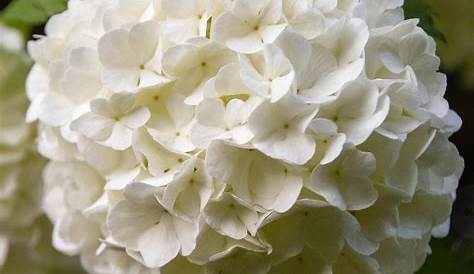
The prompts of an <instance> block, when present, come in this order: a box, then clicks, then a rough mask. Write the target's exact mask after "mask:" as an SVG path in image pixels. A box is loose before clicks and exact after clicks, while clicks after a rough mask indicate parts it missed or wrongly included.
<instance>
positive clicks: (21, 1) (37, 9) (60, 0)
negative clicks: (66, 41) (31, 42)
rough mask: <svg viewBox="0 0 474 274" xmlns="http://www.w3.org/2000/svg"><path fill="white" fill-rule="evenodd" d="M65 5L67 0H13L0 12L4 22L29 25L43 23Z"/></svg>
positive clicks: (64, 7) (63, 8)
mask: <svg viewBox="0 0 474 274" xmlns="http://www.w3.org/2000/svg"><path fill="white" fill-rule="evenodd" d="M66 7H67V0H14V1H12V2H11V3H10V5H8V6H7V7H6V8H5V9H4V10H3V12H2V14H1V17H2V20H3V21H4V22H6V23H16V24H26V25H30V26H34V25H40V24H43V23H45V22H46V21H47V20H48V18H49V17H50V16H52V15H54V14H57V13H59V12H61V11H63V10H65V9H66Z"/></svg>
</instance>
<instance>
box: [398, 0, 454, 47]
mask: <svg viewBox="0 0 474 274" xmlns="http://www.w3.org/2000/svg"><path fill="white" fill-rule="evenodd" d="M403 10H404V11H405V17H406V18H419V19H420V27H422V28H423V29H424V30H425V31H426V32H427V33H428V34H429V35H431V36H433V37H434V38H436V39H438V40H440V41H443V42H445V43H446V37H445V36H444V34H443V33H442V32H441V31H439V29H438V28H437V27H436V26H435V23H434V17H436V16H438V15H437V14H436V13H435V12H434V11H433V9H432V8H431V6H430V5H429V4H427V3H426V2H425V1H424V0H405V5H404V6H403Z"/></svg>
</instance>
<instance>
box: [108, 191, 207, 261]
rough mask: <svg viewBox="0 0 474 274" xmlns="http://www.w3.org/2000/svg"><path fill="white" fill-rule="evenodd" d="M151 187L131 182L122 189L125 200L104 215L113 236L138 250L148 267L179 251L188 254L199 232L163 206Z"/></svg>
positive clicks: (195, 225) (169, 258) (119, 241)
mask: <svg viewBox="0 0 474 274" xmlns="http://www.w3.org/2000/svg"><path fill="white" fill-rule="evenodd" d="M153 191H154V188H153V187H151V186H148V185H145V184H140V183H134V184H130V185H129V186H127V188H126V189H125V200H122V201H120V202H119V203H117V205H115V206H114V208H113V209H112V210H111V212H110V215H109V217H108V219H107V223H108V226H109V228H110V233H111V235H112V237H113V238H114V239H115V240H116V241H117V242H118V243H120V244H122V245H124V246H125V247H126V248H127V249H129V250H131V251H137V252H139V253H140V255H141V256H142V257H143V261H144V263H145V265H146V266H147V267H150V268H153V267H161V266H164V265H165V264H167V263H168V262H169V261H170V260H172V259H173V258H175V257H176V256H177V255H178V253H181V255H183V256H187V255H189V254H190V253H191V252H192V251H193V249H194V247H195V245H196V237H197V232H198V226H197V224H194V223H189V222H186V221H184V220H182V219H180V218H179V217H176V216H174V215H172V214H170V213H169V212H168V211H167V210H166V209H165V208H164V207H162V206H161V205H160V204H159V203H158V201H157V200H156V198H155V196H154V195H153ZM131 223H133V224H134V225H133V226H130V225H129V224H131Z"/></svg>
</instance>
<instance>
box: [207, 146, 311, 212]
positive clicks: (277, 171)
mask: <svg viewBox="0 0 474 274" xmlns="http://www.w3.org/2000/svg"><path fill="white" fill-rule="evenodd" d="M206 168H207V170H208V172H209V174H210V175H211V176H213V177H216V178H217V179H220V180H221V181H223V182H225V183H228V184H230V185H231V186H232V189H233V192H234V193H235V194H236V195H238V196H239V197H240V198H241V199H242V200H244V201H246V202H247V203H250V204H251V205H258V206H261V207H263V208H266V209H273V210H275V211H277V212H284V211H287V210H288V209H289V208H290V207H291V205H292V204H293V203H294V202H295V201H296V198H297V197H298V195H299V192H300V190H301V187H302V184H303V180H302V178H300V177H299V176H298V174H295V173H294V172H293V171H292V170H289V169H288V168H287V167H286V166H285V165H284V164H282V163H281V162H279V161H277V160H273V159H272V158H270V157H267V156H265V155H263V154H262V153H259V152H257V151H255V150H253V149H249V148H245V147H238V146H236V145H232V144H229V143H226V142H224V141H213V142H212V143H211V144H210V145H209V148H208V153H207V155H206Z"/></svg>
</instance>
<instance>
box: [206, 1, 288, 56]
mask: <svg viewBox="0 0 474 274" xmlns="http://www.w3.org/2000/svg"><path fill="white" fill-rule="evenodd" d="M282 15H283V10H282V1H281V0H236V1H235V3H234V4H233V7H232V10H231V11H227V12H224V13H223V14H222V15H220V16H219V17H218V18H217V19H216V22H215V24H214V27H215V29H214V30H213V34H214V37H215V39H216V40H217V41H219V42H222V43H224V44H225V45H226V46H228V47H229V48H230V49H232V50H235V51H237V52H241V53H254V52H257V51H259V50H260V49H262V47H263V44H264V43H272V42H273V41H275V39H276V38H277V37H278V35H279V34H280V32H281V31H283V29H284V28H285V26H286V24H285V23H284V22H283V21H282Z"/></svg>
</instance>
